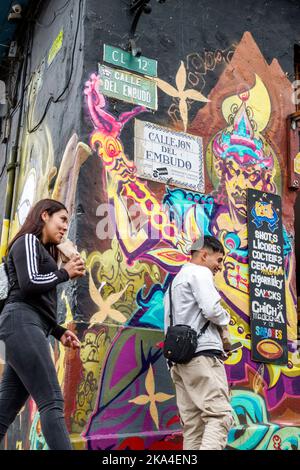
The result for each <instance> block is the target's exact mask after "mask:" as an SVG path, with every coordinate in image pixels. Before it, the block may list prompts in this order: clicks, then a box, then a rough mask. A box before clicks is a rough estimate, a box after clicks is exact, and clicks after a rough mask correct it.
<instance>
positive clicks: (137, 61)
mask: <svg viewBox="0 0 300 470" xmlns="http://www.w3.org/2000/svg"><path fill="white" fill-rule="evenodd" d="M103 60H104V61H105V62H108V63H109V64H113V65H116V66H117V67H123V68H125V69H128V70H133V71H134V72H139V73H142V74H143V75H148V76H149V77H157V61H156V60H153V59H148V58H147V57H143V56H140V57H134V56H133V55H132V54H130V53H129V52H127V51H123V50H122V49H119V48H118V47H113V46H109V45H108V44H104V52H103Z"/></svg>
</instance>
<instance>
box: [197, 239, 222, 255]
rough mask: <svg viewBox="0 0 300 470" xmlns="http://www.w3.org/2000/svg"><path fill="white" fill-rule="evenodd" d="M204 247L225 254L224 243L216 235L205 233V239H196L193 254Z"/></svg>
mask: <svg viewBox="0 0 300 470" xmlns="http://www.w3.org/2000/svg"><path fill="white" fill-rule="evenodd" d="M203 248H207V249H208V250H212V251H213V252H214V253H222V254H223V255H225V250H224V247H223V245H222V243H221V242H220V241H219V240H218V239H217V238H216V237H213V236H211V235H205V237H204V238H203V239H199V240H196V241H195V242H194V243H193V244H192V246H191V255H192V256H193V254H194V253H197V252H198V251H200V250H202V249H203Z"/></svg>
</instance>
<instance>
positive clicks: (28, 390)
mask: <svg viewBox="0 0 300 470" xmlns="http://www.w3.org/2000/svg"><path fill="white" fill-rule="evenodd" d="M50 331H51V328H50V327H49V325H48V324H47V323H46V320H44V319H43V318H42V317H41V316H40V315H39V314H38V312H37V311H36V310H34V309H33V308H31V307H30V306H29V305H28V304H26V303H23V302H16V303H12V304H7V305H6V306H5V307H4V309H3V311H2V313H1V315H0V340H1V341H2V347H1V350H4V351H5V366H4V371H3V376H2V380H1V383H0V442H1V440H2V439H3V437H4V436H5V434H6V431H7V429H8V427H9V425H10V424H11V423H12V422H13V421H14V420H15V418H16V416H17V414H18V413H19V411H20V410H21V408H22V407H23V406H24V404H25V402H26V400H27V399H28V397H29V395H31V397H32V398H33V400H34V401H35V403H36V405H37V407H38V410H39V413H40V420H41V427H42V431H43V435H44V438H45V440H46V443H47V445H48V447H49V449H51V450H72V446H71V442H70V438H69V433H68V431H67V428H66V423H65V419H64V400H63V396H62V393H61V389H60V386H59V383H58V380H57V374H56V370H55V366H54V362H53V360H52V357H51V353H50V344H49V340H48V335H49V333H50Z"/></svg>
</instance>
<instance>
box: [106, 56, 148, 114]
mask: <svg viewBox="0 0 300 470" xmlns="http://www.w3.org/2000/svg"><path fill="white" fill-rule="evenodd" d="M99 77H100V85H99V91H100V93H103V95H106V96H110V97H111V98H116V99H118V100H122V101H127V102H128V103H133V104H138V105H141V106H145V107H146V108H149V109H154V110H156V109H157V86H156V83H155V82H154V81H153V80H151V79H149V78H145V77H141V76H140V75H135V74H133V73H129V72H125V71H124V70H118V69H113V68H111V67H107V66H106V65H101V64H99Z"/></svg>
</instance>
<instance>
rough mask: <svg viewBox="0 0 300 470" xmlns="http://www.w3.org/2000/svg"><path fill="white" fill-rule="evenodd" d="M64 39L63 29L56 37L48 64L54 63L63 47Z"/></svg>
mask: <svg viewBox="0 0 300 470" xmlns="http://www.w3.org/2000/svg"><path fill="white" fill-rule="evenodd" d="M63 39H64V31H63V29H62V30H61V31H60V32H59V34H58V36H57V37H56V38H55V40H54V42H53V44H52V46H51V49H50V51H49V54H48V65H50V64H52V62H53V60H54V59H55V57H56V56H57V54H58V52H59V51H60V49H61V48H62V44H63Z"/></svg>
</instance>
